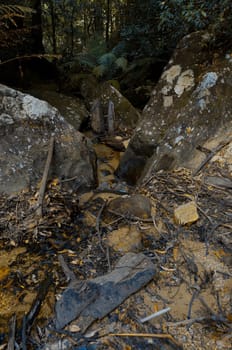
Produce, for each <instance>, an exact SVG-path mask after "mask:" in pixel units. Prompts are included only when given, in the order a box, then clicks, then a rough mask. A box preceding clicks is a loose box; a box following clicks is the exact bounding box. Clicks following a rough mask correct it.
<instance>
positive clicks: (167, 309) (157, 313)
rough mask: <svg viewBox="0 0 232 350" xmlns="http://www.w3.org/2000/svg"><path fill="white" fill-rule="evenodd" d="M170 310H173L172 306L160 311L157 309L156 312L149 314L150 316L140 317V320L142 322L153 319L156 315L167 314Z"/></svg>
mask: <svg viewBox="0 0 232 350" xmlns="http://www.w3.org/2000/svg"><path fill="white" fill-rule="evenodd" d="M170 310H171V308H170V307H167V308H166V309H162V310H160V311H157V312H155V313H153V314H151V315H149V316H147V317H144V318H140V320H139V321H140V322H141V323H144V322H147V321H150V320H152V319H153V318H155V317H159V316H161V315H163V314H166V312H168V311H170Z"/></svg>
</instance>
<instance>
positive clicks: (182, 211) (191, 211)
mask: <svg viewBox="0 0 232 350" xmlns="http://www.w3.org/2000/svg"><path fill="white" fill-rule="evenodd" d="M198 219H199V215H198V212H197V206H196V203H195V202H188V203H185V204H182V205H179V206H178V207H177V208H176V209H175V210H174V220H175V222H176V223H178V224H180V225H186V224H192V223H193V222H195V221H197V220H198Z"/></svg>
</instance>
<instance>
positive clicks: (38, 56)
mask: <svg viewBox="0 0 232 350" xmlns="http://www.w3.org/2000/svg"><path fill="white" fill-rule="evenodd" d="M34 57H36V58H61V55H54V54H53V55H50V54H33V55H25V56H17V57H13V58H10V59H9V60H6V61H2V62H0V66H2V65H3V64H6V63H10V62H13V61H18V60H24V59H31V58H34Z"/></svg>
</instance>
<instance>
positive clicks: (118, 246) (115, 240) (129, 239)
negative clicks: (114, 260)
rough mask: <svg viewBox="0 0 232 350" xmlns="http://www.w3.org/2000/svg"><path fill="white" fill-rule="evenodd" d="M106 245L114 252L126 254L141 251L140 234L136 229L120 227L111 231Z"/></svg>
mask: <svg viewBox="0 0 232 350" xmlns="http://www.w3.org/2000/svg"><path fill="white" fill-rule="evenodd" d="M107 243H108V245H109V246H110V247H111V248H113V249H114V250H115V251H119V252H123V253H127V252H135V251H138V250H139V249H141V247H142V243H141V233H140V232H139V231H138V230H137V229H136V227H134V226H133V227H128V226H126V227H122V228H120V229H118V230H114V231H112V232H111V233H110V234H109V235H108V237H107Z"/></svg>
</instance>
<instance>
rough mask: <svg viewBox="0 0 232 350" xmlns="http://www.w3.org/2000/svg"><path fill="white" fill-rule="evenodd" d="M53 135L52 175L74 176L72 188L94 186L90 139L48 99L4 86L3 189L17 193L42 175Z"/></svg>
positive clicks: (0, 132) (0, 116) (0, 109)
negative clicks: (67, 120)
mask: <svg viewBox="0 0 232 350" xmlns="http://www.w3.org/2000/svg"><path fill="white" fill-rule="evenodd" d="M52 135H53V136H55V150H54V155H53V160H52V166H51V169H50V170H51V175H52V176H56V177H59V178H60V179H63V180H64V179H70V181H68V182H67V185H69V186H70V187H71V188H72V189H77V188H79V189H80V188H81V189H82V188H84V187H87V188H89V187H92V186H94V185H95V178H96V176H95V153H94V151H93V149H92V147H91V143H90V141H89V140H88V139H86V138H85V137H84V135H82V134H81V133H79V132H78V131H76V130H75V129H74V128H73V127H72V126H71V125H69V124H68V123H67V122H66V121H65V120H64V118H63V117H62V116H61V115H60V113H59V112H58V110H57V109H56V108H54V107H52V106H50V105H49V104H48V103H47V102H45V101H42V100H39V99H37V98H35V97H32V96H30V95H27V94H23V93H21V92H19V91H16V90H14V89H11V88H8V87H6V86H4V85H0V136H1V138H0V152H1V158H0V192H7V193H12V192H16V191H19V190H21V189H23V188H25V187H27V186H29V185H34V184H36V183H37V182H38V181H39V180H40V179H41V178H42V174H43V170H44V167H45V162H46V158H47V152H48V145H49V140H50V138H51V136H52Z"/></svg>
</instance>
